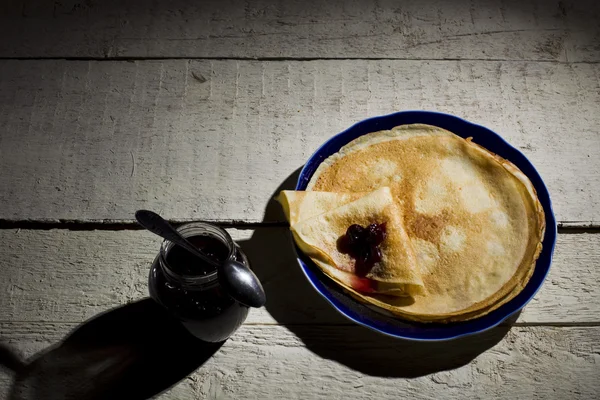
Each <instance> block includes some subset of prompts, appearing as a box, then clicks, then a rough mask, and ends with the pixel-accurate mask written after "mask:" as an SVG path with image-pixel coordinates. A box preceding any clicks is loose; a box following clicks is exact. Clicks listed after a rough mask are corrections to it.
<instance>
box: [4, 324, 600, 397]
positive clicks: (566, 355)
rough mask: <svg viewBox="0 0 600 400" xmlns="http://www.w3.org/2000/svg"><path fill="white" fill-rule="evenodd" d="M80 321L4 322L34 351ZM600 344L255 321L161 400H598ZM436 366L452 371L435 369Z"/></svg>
mask: <svg viewBox="0 0 600 400" xmlns="http://www.w3.org/2000/svg"><path fill="white" fill-rule="evenodd" d="M73 328H75V325H74V324H64V323H55V324H48V323H36V324H31V323H28V324H23V323H19V322H15V323H1V324H0V335H2V337H4V338H6V339H7V340H8V342H9V343H11V344H12V345H14V346H18V348H19V350H20V351H21V352H22V353H23V354H26V355H30V354H33V353H35V352H37V351H40V350H43V349H44V348H45V347H46V346H48V345H49V344H51V343H53V342H56V341H58V340H60V338H61V337H62V336H64V335H65V334H67V333H68V331H69V330H71V329H73ZM504 335H506V336H504ZM306 343H309V345H308V346H307V344H306ZM496 343H497V344H496ZM599 343H600V328H598V327H560V328H559V327H514V328H512V329H511V330H510V331H509V332H508V333H507V332H506V329H505V328H502V327H500V328H497V329H496V330H494V331H492V332H490V333H488V334H486V335H483V336H479V337H477V338H475V339H473V340H465V341H459V342H453V344H452V345H448V344H447V343H446V344H429V345H428V344H423V343H411V342H403V341H398V340H393V339H389V338H386V337H384V336H381V335H378V334H376V333H372V332H370V331H368V330H366V329H364V328H361V327H357V326H344V327H330V326H329V327H327V326H325V327H323V326H317V327H315V326H303V327H301V328H299V330H297V331H296V332H291V331H290V330H289V329H287V328H285V327H283V326H279V325H269V326H264V325H263V326H251V325H246V326H244V327H243V328H242V329H241V330H240V331H238V332H237V333H236V334H235V335H234V336H233V337H232V338H231V339H230V340H229V341H228V342H227V343H226V344H225V345H224V346H223V348H222V349H221V350H220V351H219V352H217V353H216V354H215V356H214V357H213V358H212V359H211V360H210V361H209V362H208V363H206V364H205V365H204V366H202V367H201V368H200V369H199V370H198V371H197V372H196V373H194V374H193V375H191V376H190V377H188V378H187V379H185V380H183V381H182V382H181V383H180V384H179V385H177V386H176V387H175V388H173V389H171V390H170V391H169V392H167V393H166V394H164V395H163V396H161V398H165V399H178V400H182V399H190V400H191V399H198V398H201V399H245V398H252V399H254V398H256V399H262V398H269V399H271V398H273V399H288V398H289V399H314V398H317V399H347V398H349V397H350V398H364V399H375V398H379V399H388V398H389V399H397V398H411V399H412V398H414V399H422V400H433V399H440V398H451V399H463V398H466V399H490V398H501V399H513V398H518V399H524V398H527V399H529V398H540V399H573V398H582V399H596V398H598V393H599V392H600V381H599V380H598V363H599V362H600V360H599V358H600V355H599V352H600V347H599V346H600V345H599ZM490 346H491V349H489V350H487V351H486V352H484V353H482V354H478V353H479V352H480V351H481V349H482V348H487V347H490ZM464 349H469V350H468V351H466V352H465V350H464ZM473 357H476V358H475V359H474V360H473V361H471V362H469V361H470V358H473ZM463 364H466V365H463ZM432 365H436V366H438V367H439V366H444V367H446V369H447V370H442V371H439V372H432V371H431V368H432V367H431V366H432ZM428 372H430V373H429V374H427V373H428ZM423 373H425V374H426V375H425V376H423V377H420V378H407V377H412V376H414V375H418V374H423ZM2 378H4V379H2ZM0 379H2V380H0V394H1V393H3V392H4V393H6V390H7V386H8V384H9V383H10V381H9V380H8V379H6V377H2V376H1V375H0Z"/></svg>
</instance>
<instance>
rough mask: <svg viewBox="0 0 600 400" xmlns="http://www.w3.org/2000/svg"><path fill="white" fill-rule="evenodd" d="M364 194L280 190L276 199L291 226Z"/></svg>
mask: <svg viewBox="0 0 600 400" xmlns="http://www.w3.org/2000/svg"><path fill="white" fill-rule="evenodd" d="M365 194H367V193H330V192H316V191H311V192H302V191H296V190H282V191H281V193H280V194H279V195H278V196H277V198H276V200H277V201H278V202H279V203H281V205H282V207H283V211H284V213H285V216H286V218H287V220H288V222H289V223H290V226H293V225H294V224H296V223H297V222H298V221H300V220H305V219H308V218H312V217H316V216H317V215H319V214H323V213H325V212H327V211H331V210H333V209H334V208H338V207H340V206H343V205H344V204H347V203H350V202H351V201H354V200H357V199H359V198H361V197H363V196H364V195H365Z"/></svg>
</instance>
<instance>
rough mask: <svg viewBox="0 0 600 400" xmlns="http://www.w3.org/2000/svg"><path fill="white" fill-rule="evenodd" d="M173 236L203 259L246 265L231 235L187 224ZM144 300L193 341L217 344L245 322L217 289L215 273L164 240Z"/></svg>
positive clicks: (240, 309)
mask: <svg viewBox="0 0 600 400" xmlns="http://www.w3.org/2000/svg"><path fill="white" fill-rule="evenodd" d="M177 231H178V232H179V233H180V234H181V235H182V236H183V237H185V238H187V239H188V240H190V241H191V242H192V243H193V244H195V245H197V246H198V247H199V248H200V249H201V250H203V251H204V252H205V254H207V255H210V256H212V257H213V258H215V259H216V260H218V261H220V262H223V261H224V260H225V259H231V258H233V259H235V260H236V261H238V262H241V263H243V264H245V265H247V266H249V262H248V258H247V257H246V255H245V254H244V253H243V252H242V250H241V249H240V247H239V246H238V245H237V244H236V243H235V242H234V241H233V239H232V238H231V236H229V234H228V233H227V232H226V231H225V230H224V229H221V228H219V227H217V226H214V225H211V224H208V223H204V222H192V223H188V224H185V225H182V226H180V227H179V228H178V229H177ZM148 287H149V291H150V296H151V297H152V298H153V299H154V300H155V301H156V302H158V303H159V304H161V305H162V306H163V307H165V308H166V309H167V310H168V311H169V312H170V313H171V314H173V315H174V316H175V317H177V318H178V319H179V320H180V321H181V322H182V323H183V325H184V326H185V327H186V328H187V329H188V330H189V331H190V332H191V333H192V334H193V335H194V336H196V337H197V338H199V339H201V340H204V341H207V342H221V341H224V340H225V339H227V338H228V337H229V336H231V334H233V332H235V331H236V330H237V329H238V328H239V327H240V325H241V324H242V323H243V322H244V320H245V319H246V316H247V315H248V307H247V306H245V305H243V304H241V303H239V302H237V301H236V300H234V299H233V298H232V297H231V296H229V295H228V294H227V293H226V291H225V290H224V289H223V288H222V287H221V285H220V284H219V280H218V277H217V271H216V269H215V268H214V267H213V266H211V265H208V264H206V263H204V262H203V261H202V260H200V259H198V258H196V257H194V256H192V255H191V254H189V253H188V252H187V251H186V250H184V249H182V248H181V247H179V246H175V245H174V244H173V243H172V242H170V241H168V240H165V241H164V242H163V243H162V245H161V247H160V252H159V254H158V255H157V256H156V258H155V260H154V262H153V263H152V267H151V268H150V276H149V279H148Z"/></svg>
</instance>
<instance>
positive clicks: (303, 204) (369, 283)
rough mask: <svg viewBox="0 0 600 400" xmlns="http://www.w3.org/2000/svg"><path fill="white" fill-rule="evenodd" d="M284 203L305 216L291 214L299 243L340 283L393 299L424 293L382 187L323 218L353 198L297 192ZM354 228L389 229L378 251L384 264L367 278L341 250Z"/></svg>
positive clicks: (376, 266)
mask: <svg viewBox="0 0 600 400" xmlns="http://www.w3.org/2000/svg"><path fill="white" fill-rule="evenodd" d="M282 198H285V200H286V201H282V203H284V204H285V203H287V209H288V210H300V211H301V214H298V213H293V212H292V213H290V220H297V219H298V218H300V220H299V221H298V222H295V223H292V224H291V230H292V233H293V235H294V239H295V241H296V243H297V244H298V246H299V247H300V249H301V250H302V251H303V252H304V253H305V254H307V255H309V256H310V257H311V258H312V259H313V261H315V262H316V264H317V265H318V266H319V267H320V268H321V269H322V270H323V272H325V273H326V274H327V275H329V276H330V277H331V278H333V279H334V280H336V281H337V282H338V283H340V284H342V285H343V286H345V287H347V288H353V289H355V290H357V291H359V292H362V293H365V292H367V293H392V294H394V295H395V296H411V295H415V294H420V293H423V282H422V280H421V278H420V275H419V271H418V268H417V265H416V257H415V253H414V249H413V248H412V243H411V241H410V240H409V239H408V236H407V234H406V231H405V230H404V227H403V222H402V221H403V219H402V216H401V213H400V209H399V207H398V206H397V204H396V203H395V202H394V199H393V197H392V193H391V191H390V189H389V188H387V187H382V188H379V189H377V190H375V191H373V192H372V193H368V194H363V195H361V197H359V198H358V199H356V200H353V201H350V202H347V203H346V204H342V205H341V206H339V207H337V208H335V207H332V208H333V209H332V210H330V211H327V212H324V213H319V211H320V210H322V207H324V206H326V205H327V204H330V205H332V204H341V203H343V202H345V201H347V200H349V199H350V197H349V196H344V195H342V194H335V193H322V192H305V193H301V192H298V195H296V196H293V195H292V194H291V193H283V194H282V196H281V197H280V201H281V200H283V199H282ZM294 200H295V201H294ZM290 204H291V206H290ZM309 205H316V208H315V209H313V208H310V207H309ZM284 207H285V205H284ZM302 212H303V213H302ZM292 215H293V217H292ZM353 224H358V225H362V226H368V225H370V224H385V225H386V238H385V239H384V241H383V242H382V243H381V244H380V245H379V249H380V250H381V260H380V261H379V262H377V263H375V264H374V265H373V266H372V267H371V268H370V269H369V270H368V271H367V272H366V274H364V276H362V274H361V273H359V271H358V270H357V268H356V260H355V259H354V258H352V257H351V256H350V255H349V254H347V253H345V252H343V251H341V250H340V246H339V239H340V238H341V237H343V236H344V235H345V233H346V230H347V229H348V227H349V226H350V225H353Z"/></svg>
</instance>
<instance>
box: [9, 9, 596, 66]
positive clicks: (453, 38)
mask: <svg viewBox="0 0 600 400" xmlns="http://www.w3.org/2000/svg"><path fill="white" fill-rule="evenodd" d="M0 10H2V12H1V13H0V37H2V38H4V39H3V40H2V41H1V42H0V56H1V57H236V58H239V57H242V58H243V57H251V58H254V57H288V58H296V57H308V58H329V57H337V58H348V57H352V58H373V57H374V58H390V57H391V58H402V59H449V58H450V59H494V60H560V61H600V47H598V43H599V42H600V27H599V25H598V19H599V18H600V7H599V6H598V2H596V1H594V0H586V1H556V0H555V1H551V2H548V1H545V0H521V1H514V0H509V1H501V2H500V1H496V0H486V1H478V2H473V1H471V0H457V1H451V2H448V1H443V0H425V1H420V0H410V1H404V2H401V3H399V2H397V1H393V0H384V1H377V2H370V1H355V0H348V1H320V0H292V1H272V0H259V1H252V2H247V1H243V0H225V1H223V0H219V1H202V2H198V1H191V0H176V1H169V2H153V3H150V4H148V3H146V2H137V1H133V0H131V1H119V0H110V1H97V0H91V1H86V2H80V1H78V0H63V1H60V2H47V1H44V0H14V1H11V2H8V4H7V5H3V6H2V8H0Z"/></svg>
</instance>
